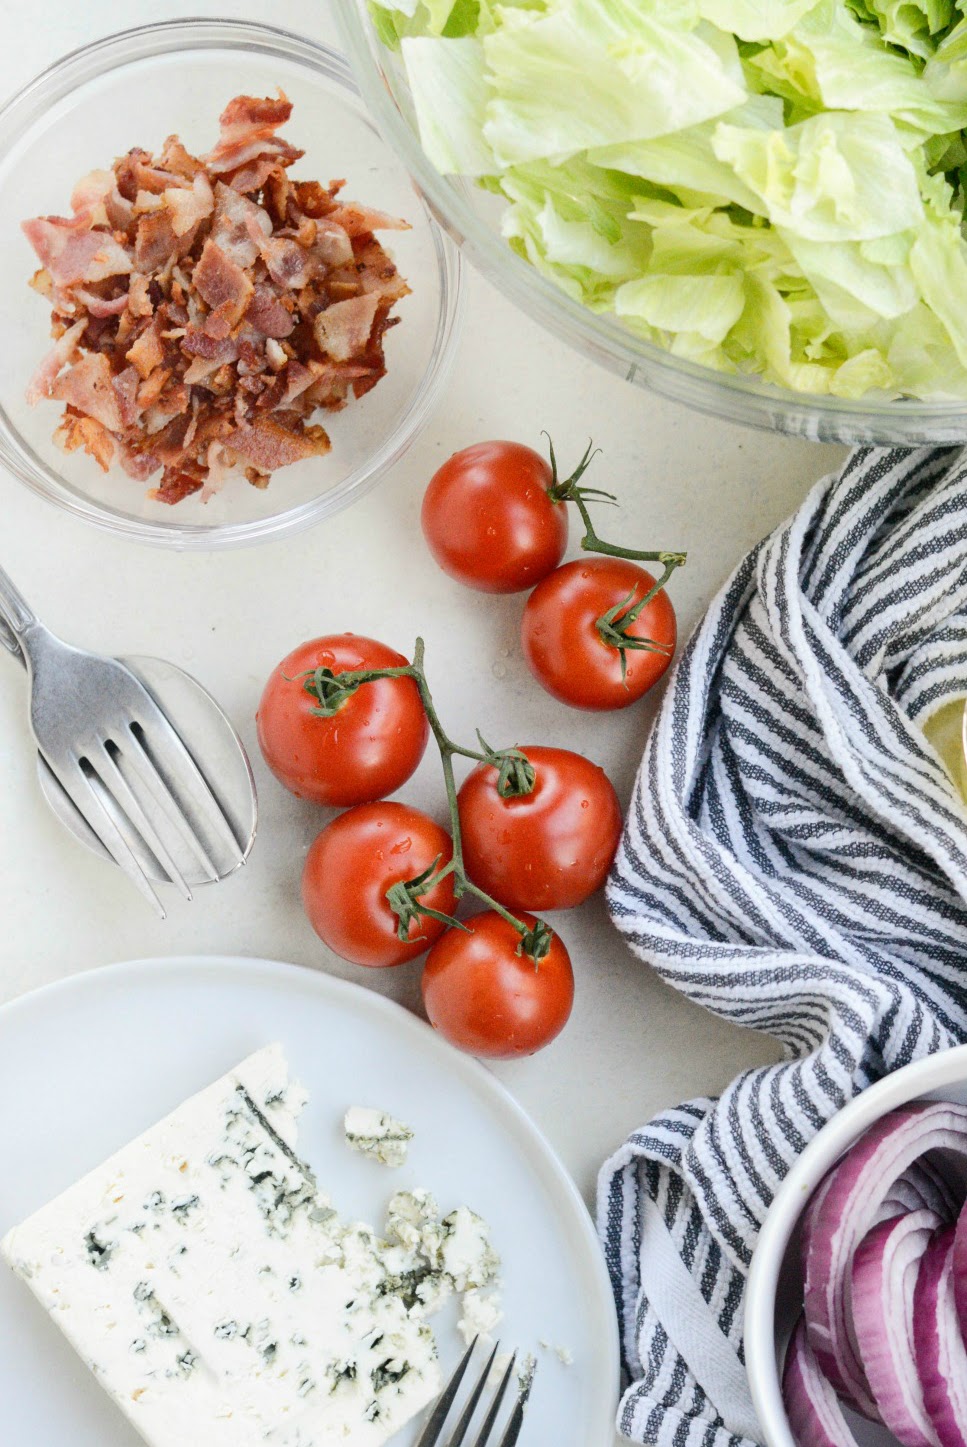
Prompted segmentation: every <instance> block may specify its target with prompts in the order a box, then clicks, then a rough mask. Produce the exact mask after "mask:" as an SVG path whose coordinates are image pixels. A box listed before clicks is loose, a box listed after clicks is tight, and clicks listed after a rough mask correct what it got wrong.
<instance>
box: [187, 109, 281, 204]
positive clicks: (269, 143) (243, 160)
mask: <svg viewBox="0 0 967 1447" xmlns="http://www.w3.org/2000/svg"><path fill="white" fill-rule="evenodd" d="M291 114H292V102H291V101H289V100H287V99H286V97H285V96H283V95H280V96H279V97H278V98H277V99H276V100H273V99H271V98H270V97H267V98H265V99H259V98H258V97H256V96H236V97H235V99H234V100H232V101H229V103H228V105H227V106H226V107H225V109H224V110H223V111H222V114H221V117H220V125H221V135H220V137H219V140H218V144H217V145H216V146H215V148H214V150H212V151H210V152H209V153H208V155H207V157H206V158H205V159H206V161H207V163H208V169H209V171H211V172H212V174H213V175H216V176H224V175H230V174H231V173H232V172H233V171H238V170H239V169H240V167H242V166H246V165H248V164H250V163H251V162H253V161H256V160H259V159H260V158H262V157H265V156H268V157H270V158H271V160H272V169H275V167H276V166H291V165H292V163H293V161H298V160H299V158H300V156H303V155H305V152H304V151H299V150H297V149H296V147H295V146H291V145H290V144H289V143H288V141H284V140H282V138H281V137H280V136H277V135H276V134H275V133H276V131H277V130H278V129H279V127H280V126H284V125H285V123H286V121H287V120H288V119H289V117H290V116H291ZM267 177H268V172H266V173H265V174H263V175H261V176H257V177H256V178H255V184H254V185H245V184H242V185H239V186H238V187H237V188H236V189H237V190H240V191H241V190H257V189H258V188H259V187H260V186H263V185H264V184H265V181H266V179H267Z"/></svg>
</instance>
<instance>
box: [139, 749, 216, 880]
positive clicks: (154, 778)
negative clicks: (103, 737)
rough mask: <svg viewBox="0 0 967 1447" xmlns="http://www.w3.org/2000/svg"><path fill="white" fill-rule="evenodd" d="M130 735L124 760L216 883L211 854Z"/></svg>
mask: <svg viewBox="0 0 967 1447" xmlns="http://www.w3.org/2000/svg"><path fill="white" fill-rule="evenodd" d="M132 738H133V739H134V745H135V746H134V748H133V749H131V750H130V751H128V750H125V754H124V757H125V759H126V761H127V762H128V763H130V764H131V767H132V768H133V769H135V770H136V772H137V773H138V774H140V776H141V778H142V780H143V781H144V784H145V786H146V788H148V789H149V790H150V792H151V793H152V794H153V796H154V799H155V802H156V803H157V804H158V805H159V807H160V808H162V809H163V810H164V811H165V815H166V816H167V818H168V820H169V822H170V823H171V824H172V825H173V826H174V828H175V829H177V831H178V833H179V834H180V835H181V838H182V839H183V840H184V842H185V844H186V845H187V846H188V847H189V848H190V849H191V851H192V853H193V854H194V855H195V858H196V859H197V860H198V862H199V864H200V865H201V867H202V868H203V869H204V870H205V872H206V873H207V875H208V878H209V882H210V883H212V884H215V883H217V882H218V880H219V879H220V877H221V876H220V875H219V872H218V869H217V867H216V866H215V863H214V861H213V860H212V857H211V855H210V854H209V852H208V850H207V849H206V848H205V845H204V844H203V842H202V841H201V839H199V837H198V835H197V833H196V832H195V830H194V829H193V828H192V826H191V823H190V821H189V820H188V819H186V818H185V815H184V813H183V812H182V810H181V809H180V808H179V807H178V801H177V800H176V799H175V798H174V796H173V795H172V793H171V790H170V789H169V788H168V785H167V783H166V782H165V779H164V777H163V776H162V774H161V773H159V771H158V769H157V767H156V766H155V763H154V760H153V759H152V758H151V755H150V754H149V753H148V752H147V750H146V749H145V748H144V746H143V744H142V742H141V740H140V739H139V738H138V736H137V734H134V733H132ZM236 847H237V846H236Z"/></svg>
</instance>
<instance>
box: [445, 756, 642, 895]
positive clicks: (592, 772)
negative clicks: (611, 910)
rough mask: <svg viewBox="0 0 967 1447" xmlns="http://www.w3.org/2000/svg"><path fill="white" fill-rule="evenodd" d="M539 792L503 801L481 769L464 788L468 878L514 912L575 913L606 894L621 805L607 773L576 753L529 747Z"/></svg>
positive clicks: (493, 777) (491, 773) (492, 773)
mask: <svg viewBox="0 0 967 1447" xmlns="http://www.w3.org/2000/svg"><path fill="white" fill-rule="evenodd" d="M523 753H525V754H526V755H527V758H528V759H529V760H530V762H531V764H532V765H533V766H534V773H535V776H536V777H535V782H534V788H533V789H532V791H531V792H530V793H529V794H523V795H521V796H520V797H518V798H511V799H502V798H501V797H500V795H499V793H498V792H497V770H496V769H494V768H491V767H490V765H488V764H479V765H478V766H477V768H475V769H474V771H473V773H472V774H470V775H469V776H468V777H467V779H466V781H465V783H464V785H463V787H462V788H461V790H460V794H459V798H458V802H459V806H460V827H461V831H462V833H463V858H464V863H465V864H466V867H467V873H468V874H469V875H470V878H471V879H472V880H473V882H474V884H478V885H479V886H480V888H481V889H485V890H486V891H487V893H488V894H489V895H492V896H493V897H494V899H499V900H500V903H501V904H503V905H506V907H507V908H508V909H510V910H514V911H517V910H522V909H530V910H537V911H538V912H540V911H542V910H545V909H570V908H571V906H572V905H575V904H581V903H582V902H583V901H584V900H586V899H587V898H588V896H589V895H592V894H593V893H594V892H595V890H596V889H600V888H601V886H602V884H603V883H604V881H605V879H606V878H607V874H608V870H609V869H610V867H611V861H612V860H613V859H614V856H615V851H616V849H617V848H618V840H619V839H620V837H621V806H620V805H619V803H618V796H617V794H616V793H615V791H614V788H613V786H612V783H611V780H610V779H609V778H608V776H607V774H606V773H605V772H604V770H603V769H600V768H598V765H597V764H592V763H591V762H590V760H589V759H585V758H582V756H581V755H580V754H572V753H571V752H570V750H568V749H549V748H543V747H541V746H539V745H534V746H531V745H527V746H526V747H524V748H523Z"/></svg>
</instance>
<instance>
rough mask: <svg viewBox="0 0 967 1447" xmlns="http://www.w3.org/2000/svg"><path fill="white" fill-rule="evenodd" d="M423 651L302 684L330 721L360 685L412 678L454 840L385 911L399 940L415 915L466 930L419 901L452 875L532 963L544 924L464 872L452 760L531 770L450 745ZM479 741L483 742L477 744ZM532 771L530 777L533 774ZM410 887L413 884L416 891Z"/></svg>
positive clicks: (459, 890)
mask: <svg viewBox="0 0 967 1447" xmlns="http://www.w3.org/2000/svg"><path fill="white" fill-rule="evenodd" d="M425 651H426V650H425V645H424V642H423V639H422V638H418V639H417V640H416V644H415V646H414V649H413V662H412V663H408V664H405V665H403V666H401V667H399V668H369V669H357V670H355V671H347V672H346V673H339V674H337V675H336V676H335V679H331V678H329V677H328V674H327V675H326V676H325V677H322V674H321V671H320V670H318V669H311V670H309V672H308V673H306V674H304V675H303V685H302V686H303V688H304V689H305V690H306V692H307V693H309V694H310V695H311V696H312V697H313V698H317V699H319V702H320V708H319V709H317V710H316V712H317V713H319V714H320V715H321V716H323V717H331V716H332V714H333V713H335V711H336V710H337V708H338V707H339V706H340V705H341V704H342V703H344V702H345V701H346V699H348V698H349V697H350V696H351V694H353V693H355V691H356V689H358V688H361V687H362V686H363V684H366V683H376V682H377V681H378V680H379V679H383V678H411V679H412V680H413V682H414V683H415V684H416V687H417V689H418V691H419V694H420V699H421V701H422V703H423V708H424V711H425V713H426V717H427V722H428V723H429V725H430V732H431V733H432V734H433V737H434V739H435V741H436V745H437V748H438V749H439V751H440V763H441V765H442V768H443V783H444V787H445V789H446V795H447V808H448V810H449V814H450V837H451V839H452V841H453V855H452V858H451V859H450V860H449V862H448V863H447V864H444V865H442V866H441V867H440V869H438V870H436V871H435V872H433V873H432V875H430V876H429V877H426V876H424V875H421V876H420V877H419V879H416V880H410V881H407V882H405V883H403V884H396V885H393V886H392V888H391V889H389V890H388V891H387V899H388V900H389V903H390V907H391V908H392V909H393V912H394V913H395V914H396V916H397V919H398V920H399V924H400V938H401V939H405V938H407V930H408V928H409V922H410V919H411V918H412V917H413V915H414V914H418V915H423V916H426V917H427V918H430V919H436V920H446V922H447V923H449V924H450V925H452V926H455V927H456V928H458V929H466V926H465V925H461V924H460V921H459V920H456V919H453V918H451V917H450V916H449V915H443V914H441V913H440V911H439V910H434V909H431V908H430V907H429V906H428V905H424V904H422V903H421V898H422V896H423V895H425V894H429V893H431V891H432V890H433V889H435V888H436V886H437V885H438V884H440V883H441V881H442V880H444V879H447V878H449V876H450V875H451V874H452V875H453V876H454V894H455V895H456V897H457V899H458V900H459V899H462V898H463V897H464V895H466V894H472V895H473V896H474V898H475V899H479V900H480V901H481V903H482V904H485V905H486V906H487V907H488V908H489V909H492V910H493V911H494V913H495V914H499V915H500V917H501V919H504V920H506V921H507V923H508V924H509V925H511V926H513V928H514V929H515V930H516V931H517V933H518V934H519V935H520V936H521V948H522V949H524V950H525V952H526V953H528V954H531V953H532V952H534V958H535V963H536V962H537V961H538V960H539V958H540V957H541V954H546V952H547V948H548V942H549V939H550V931H549V930H548V928H547V926H546V925H545V924H544V923H543V921H541V920H539V921H538V923H537V925H536V926H535V927H533V928H532V927H531V926H529V925H526V924H525V923H524V922H523V920H520V919H518V918H517V917H516V915H514V914H511V912H510V910H508V909H505V907H504V906H503V905H502V904H501V903H500V901H499V900H496V899H494V898H493V896H492V895H490V894H488V893H487V892H486V890H484V889H481V888H480V886H479V885H477V884H474V882H473V880H472V879H470V877H469V876H468V874H467V869H466V865H465V863H464V858H463V832H462V830H461V827H460V809H459V806H458V803H457V781H456V777H455V775H454V772H453V760H454V758H455V757H456V756H457V755H459V756H460V757H461V758H465V759H473V760H474V761H475V762H476V763H481V764H490V765H491V767H493V768H496V769H497V770H498V771H500V769H501V761H502V760H504V759H505V758H508V757H511V758H512V760H513V762H514V763H515V764H516V763H520V761H523V763H524V765H527V767H528V768H529V767H530V766H529V765H528V764H527V760H526V758H525V756H524V755H523V754H521V753H520V750H507V751H506V752H505V753H499V752H493V751H490V750H488V751H487V752H486V753H482V752H480V751H478V750H476V749H468V748H464V746H463V745H462V744H458V743H455V742H454V740H453V739H451V738H450V736H449V734H448V733H447V732H446V730H445V729H444V727H443V724H442V723H441V721H440V715H439V714H438V713H437V709H436V705H435V703H434V702H433V695H432V693H431V692H430V685H429V684H428V682H427V678H426V672H425V669H424V656H425ZM320 679H321V682H320ZM327 694H328V695H331V698H332V700H333V701H332V702H330V701H329V698H328V697H327V696H326V695H327ZM481 742H483V741H482V740H481ZM531 773H533V771H532V770H531ZM530 787H531V788H533V780H531V784H530ZM414 886H418V888H415V887H414ZM537 951H540V952H541V954H538V953H536V952H537Z"/></svg>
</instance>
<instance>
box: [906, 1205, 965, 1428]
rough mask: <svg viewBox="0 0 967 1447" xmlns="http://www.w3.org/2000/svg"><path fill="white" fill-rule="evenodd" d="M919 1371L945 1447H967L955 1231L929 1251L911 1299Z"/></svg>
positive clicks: (947, 1230) (943, 1233)
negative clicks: (955, 1269) (956, 1282)
mask: <svg viewBox="0 0 967 1447" xmlns="http://www.w3.org/2000/svg"><path fill="white" fill-rule="evenodd" d="M913 1310H914V1317H915V1320H916V1326H917V1330H916V1359H917V1372H918V1374H919V1377H920V1383H921V1385H922V1387H923V1400H924V1404H925V1406H926V1409H927V1412H928V1414H929V1416H930V1420H931V1422H932V1423H933V1426H934V1430H935V1431H936V1434H937V1437H938V1439H939V1441H940V1443H941V1447H967V1348H965V1347H964V1340H963V1337H962V1336H961V1334H960V1323H959V1321H958V1319H957V1307H956V1304H955V1302H954V1229H953V1227H949V1226H948V1227H946V1228H945V1229H944V1230H943V1231H940V1232H938V1234H937V1235H936V1236H935V1237H934V1239H933V1241H932V1242H931V1244H930V1246H929V1247H928V1249H927V1252H926V1255H925V1256H924V1258H923V1263H922V1265H921V1267H920V1274H919V1276H918V1278H917V1287H916V1291H915V1293H914V1300H913Z"/></svg>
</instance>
